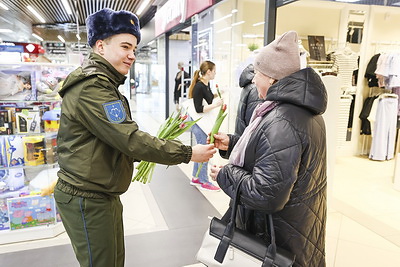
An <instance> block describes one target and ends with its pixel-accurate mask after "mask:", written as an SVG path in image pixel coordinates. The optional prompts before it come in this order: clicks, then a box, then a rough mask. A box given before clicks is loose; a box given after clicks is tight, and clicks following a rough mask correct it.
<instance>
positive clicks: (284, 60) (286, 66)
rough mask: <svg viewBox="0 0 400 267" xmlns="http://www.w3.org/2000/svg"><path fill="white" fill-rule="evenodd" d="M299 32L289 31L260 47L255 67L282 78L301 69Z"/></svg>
mask: <svg viewBox="0 0 400 267" xmlns="http://www.w3.org/2000/svg"><path fill="white" fill-rule="evenodd" d="M297 39H298V38H297V33H296V32H295V31H288V32H285V33H284V34H282V35H281V36H279V37H278V38H276V39H275V40H274V41H272V42H271V43H270V44H268V45H267V46H264V47H263V48H261V49H260V52H259V53H258V54H257V56H256V58H255V60H254V69H255V70H256V71H259V72H261V73H262V74H264V75H266V76H268V77H270V78H273V79H275V80H280V79H282V78H284V77H286V76H288V75H290V74H292V73H294V72H296V71H299V70H300V51H299V45H298V43H297Z"/></svg>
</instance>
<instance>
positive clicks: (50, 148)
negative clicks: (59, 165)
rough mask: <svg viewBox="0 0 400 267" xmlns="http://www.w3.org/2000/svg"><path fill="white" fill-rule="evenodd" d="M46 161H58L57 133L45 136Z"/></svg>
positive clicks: (50, 162) (49, 162) (51, 162)
mask: <svg viewBox="0 0 400 267" xmlns="http://www.w3.org/2000/svg"><path fill="white" fill-rule="evenodd" d="M45 147H46V150H45V162H46V163H47V164H53V163H56V162H57V161H58V157H57V134H56V133H55V134H51V135H50V134H49V135H46V137H45Z"/></svg>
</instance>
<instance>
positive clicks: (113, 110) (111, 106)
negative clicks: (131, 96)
mask: <svg viewBox="0 0 400 267" xmlns="http://www.w3.org/2000/svg"><path fill="white" fill-rule="evenodd" d="M103 108H104V111H105V112H106V115H107V119H108V120H109V121H110V122H112V123H121V122H123V121H125V119H126V113H125V109H124V106H123V104H122V101H121V100H117V101H112V102H108V103H104V104H103Z"/></svg>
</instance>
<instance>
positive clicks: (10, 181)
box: [3, 168, 25, 191]
mask: <svg viewBox="0 0 400 267" xmlns="http://www.w3.org/2000/svg"><path fill="white" fill-rule="evenodd" d="M3 181H4V182H5V187H6V189H7V190H9V191H17V190H20V189H21V188H23V187H24V186H25V172H24V169H22V168H10V169H8V170H6V177H5V179H4V180H3Z"/></svg>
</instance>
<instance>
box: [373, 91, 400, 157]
mask: <svg viewBox="0 0 400 267" xmlns="http://www.w3.org/2000/svg"><path fill="white" fill-rule="evenodd" d="M377 100H378V101H379V102H378V107H377V111H376V119H375V124H374V128H373V130H372V131H373V136H372V145H371V151H370V153H369V158H370V159H372V160H390V159H392V158H393V157H394V147H395V139H396V124H397V97H382V98H379V99H377Z"/></svg>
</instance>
